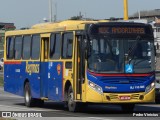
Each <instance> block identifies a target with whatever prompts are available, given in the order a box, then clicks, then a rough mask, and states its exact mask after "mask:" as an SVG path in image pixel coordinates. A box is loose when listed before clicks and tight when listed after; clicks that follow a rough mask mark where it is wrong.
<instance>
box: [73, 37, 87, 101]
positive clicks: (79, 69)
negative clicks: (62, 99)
mask: <svg viewBox="0 0 160 120" xmlns="http://www.w3.org/2000/svg"><path fill="white" fill-rule="evenodd" d="M75 44H76V56H75V63H76V64H75V69H76V70H75V72H76V73H75V75H76V76H75V86H76V87H75V91H76V93H75V96H76V98H75V99H76V100H82V84H83V81H84V76H85V75H84V74H85V65H84V54H85V49H84V44H83V36H81V35H80V36H76V43H75Z"/></svg>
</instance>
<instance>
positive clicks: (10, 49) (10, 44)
mask: <svg viewBox="0 0 160 120" xmlns="http://www.w3.org/2000/svg"><path fill="white" fill-rule="evenodd" d="M13 57H14V37H8V38H7V59H13Z"/></svg>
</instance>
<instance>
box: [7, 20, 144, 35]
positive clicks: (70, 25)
mask: <svg viewBox="0 0 160 120" xmlns="http://www.w3.org/2000/svg"><path fill="white" fill-rule="evenodd" d="M104 22H105V23H106V22H108V24H111V25H113V24H114V25H120V24H121V25H124V24H123V23H124V22H109V21H108V20H65V21H61V22H55V23H52V22H50V23H49V22H48V23H40V24H36V25H33V26H32V27H31V28H30V29H25V30H14V31H8V32H6V33H5V34H6V36H12V35H13V36H14V35H27V34H39V33H49V32H58V31H69V30H84V29H85V24H91V23H102V24H103V23H104ZM136 24H137V25H142V23H141V24H139V23H134V25H136ZM125 25H133V22H128V23H127V22H125Z"/></svg>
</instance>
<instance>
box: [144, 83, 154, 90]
mask: <svg viewBox="0 0 160 120" xmlns="http://www.w3.org/2000/svg"><path fill="white" fill-rule="evenodd" d="M154 87H155V82H152V83H151V84H150V85H148V86H147V87H146V90H145V92H146V93H148V92H150V91H151V90H152V89H153V88H154Z"/></svg>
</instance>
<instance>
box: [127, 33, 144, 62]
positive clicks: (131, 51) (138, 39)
mask: <svg viewBox="0 0 160 120" xmlns="http://www.w3.org/2000/svg"><path fill="white" fill-rule="evenodd" d="M140 41H141V39H140V36H138V37H137V38H136V43H135V44H133V45H132V46H131V47H130V48H129V51H128V58H129V57H131V58H130V59H129V60H128V63H129V64H130V63H131V61H132V60H133V58H134V56H135V50H136V49H137V45H138V43H139V42H140Z"/></svg>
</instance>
